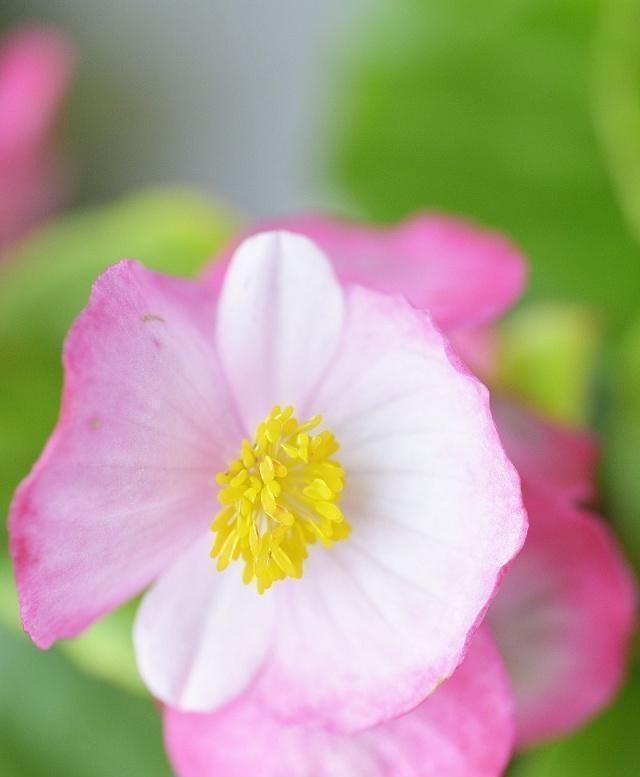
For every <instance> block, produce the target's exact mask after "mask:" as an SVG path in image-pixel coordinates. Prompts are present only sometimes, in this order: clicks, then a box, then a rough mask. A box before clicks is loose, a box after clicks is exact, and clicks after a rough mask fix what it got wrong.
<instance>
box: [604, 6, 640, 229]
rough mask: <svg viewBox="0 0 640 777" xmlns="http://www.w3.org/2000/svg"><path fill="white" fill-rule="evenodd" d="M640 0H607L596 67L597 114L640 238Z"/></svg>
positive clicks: (620, 189)
mask: <svg viewBox="0 0 640 777" xmlns="http://www.w3.org/2000/svg"><path fill="white" fill-rule="evenodd" d="M639 29H640V0H607V2H606V3H604V5H603V9H602V24H601V26H600V33H599V36H598V48H597V53H598V57H597V68H596V71H595V72H596V85H597V89H596V99H597V103H596V104H597V107H598V110H597V111H596V114H595V115H596V117H597V119H598V124H599V127H600V130H601V136H602V138H603V141H604V146H605V148H606V151H607V153H608V155H609V159H610V162H611V171H612V174H613V177H614V181H615V183H616V184H617V186H618V191H619V193H620V199H621V202H622V205H623V207H624V210H625V212H626V214H627V217H628V220H629V223H630V224H631V225H632V227H633V228H634V229H635V233H636V235H637V236H638V237H640V45H638V30H639Z"/></svg>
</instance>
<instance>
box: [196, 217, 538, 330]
mask: <svg viewBox="0 0 640 777" xmlns="http://www.w3.org/2000/svg"><path fill="white" fill-rule="evenodd" d="M264 229H286V230H289V231H291V232H296V233H299V234H302V235H305V236H307V237H309V238H310V239H312V240H313V241H314V242H315V243H316V244H317V245H318V246H319V247H320V248H321V249H322V250H323V251H325V252H326V253H327V255H328V256H329V257H330V259H331V261H332V263H333V265H334V268H335V271H336V273H337V274H338V277H339V278H340V279H341V280H342V281H344V282H347V283H358V284H362V285H363V286H368V287H369V288H373V289H377V290H379V291H384V292H391V293H394V294H396V293H397V294H403V295H404V296H405V297H407V299H408V300H409V301H410V302H411V303H412V304H413V305H415V306H416V307H418V308H423V309H425V310H428V311H429V313H430V314H431V315H432V317H433V318H434V320H435V321H436V322H437V324H438V325H439V326H441V327H443V328H444V329H446V330H452V329H457V328H460V327H470V326H477V325H479V324H483V323H485V322H487V321H490V320H492V319H495V318H497V317H498V316H499V315H500V314H501V313H503V312H504V311H505V310H506V309H507V308H509V307H510V306H511V305H512V304H513V303H514V302H515V300H516V299H517V298H518V297H519V296H520V293H521V292H522V289H523V286H524V283H525V280H526V265H525V262H524V260H523V258H522V255H521V254H520V253H519V251H518V250H517V249H516V248H515V247H514V246H512V245H511V244H510V243H509V242H508V241H507V240H506V239H505V238H504V237H502V236H501V235H498V234H495V233H492V232H488V231H486V230H483V229H480V228H479V227H476V226H473V225H471V224H468V223H466V222H464V221H461V220H457V219H453V218H449V217H446V216H441V215H434V214H429V215H421V216H417V217H414V218H412V219H409V220H407V221H405V222H403V223H401V224H399V225H397V226H395V227H391V228H386V229H385V228H376V227H365V226H363V225H358V224H349V223H347V222H342V221H339V220H331V219H328V218H323V217H321V216H298V217H291V218H288V219H279V220H277V221H271V222H269V223H267V224H260V225H258V226H256V227H254V228H252V229H251V230H250V231H249V232H248V234H254V233H256V232H260V231H263V230H264ZM245 237H246V235H245ZM240 239H241V238H240ZM240 239H239V240H238V242H240ZM235 245H237V243H234V246H235ZM234 246H232V247H231V248H230V250H229V251H228V252H227V253H226V254H225V256H223V257H222V258H221V259H220V260H219V261H218V262H217V263H215V264H214V265H213V266H212V268H211V270H210V278H211V281H212V283H213V285H214V286H215V287H217V288H219V287H220V285H221V283H222V278H223V276H224V273H225V269H226V265H227V262H228V257H229V256H230V255H231V253H232V251H233V247H234Z"/></svg>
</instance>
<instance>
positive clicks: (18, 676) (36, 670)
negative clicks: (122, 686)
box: [0, 627, 171, 777]
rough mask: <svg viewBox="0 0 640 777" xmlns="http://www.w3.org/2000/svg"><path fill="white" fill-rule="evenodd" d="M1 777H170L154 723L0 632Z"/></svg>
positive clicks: (110, 691) (120, 695) (122, 697)
mask: <svg viewBox="0 0 640 777" xmlns="http://www.w3.org/2000/svg"><path fill="white" fill-rule="evenodd" d="M0 773H1V774H2V775H3V777H42V776H43V775H47V777H115V775H117V777H142V775H145V776H146V775H149V777H169V776H170V774H171V771H170V769H169V767H168V765H167V763H166V759H165V756H164V753H163V746H162V740H161V732H160V716H159V714H158V712H157V711H156V710H155V709H154V706H153V703H152V702H151V700H150V699H140V698H136V697H135V696H131V695H129V694H127V693H125V692H123V691H120V690H117V689H115V688H111V687H109V686H107V685H105V684H104V683H102V682H100V681H98V680H94V679H91V678H89V677H87V676H85V675H82V674H80V673H78V672H77V671H75V670H74V669H73V668H72V667H71V666H70V665H69V664H68V662H67V661H66V660H64V659H63V657H62V656H60V655H59V654H58V653H57V652H55V651H51V652H49V653H41V652H40V651H38V650H37V649H36V648H34V647H33V646H32V645H31V644H30V643H28V642H27V641H26V640H24V639H22V640H21V639H18V638H16V637H14V636H13V635H11V634H10V633H8V632H7V631H6V630H5V629H3V628H2V627H0Z"/></svg>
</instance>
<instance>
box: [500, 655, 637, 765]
mask: <svg viewBox="0 0 640 777" xmlns="http://www.w3.org/2000/svg"><path fill="white" fill-rule="evenodd" d="M639 709H640V666H639V665H638V663H637V662H636V665H635V666H634V668H633V671H632V674H631V679H630V681H629V682H628V683H627V685H626V686H625V688H624V689H623V691H622V693H621V695H620V698H619V699H618V700H617V701H616V703H615V704H614V705H613V706H612V707H611V708H610V709H609V710H607V711H606V712H605V713H604V714H603V715H601V716H600V717H598V718H597V719H596V720H595V721H593V722H592V723H591V724H589V725H588V726H586V727H585V728H584V729H582V730H580V731H578V732H577V733H576V734H573V735H572V736H570V737H568V738H566V739H563V740H561V741H559V742H556V743H553V744H550V745H545V746H544V747H541V748H538V749H537V750H535V751H532V752H531V753H529V754H528V755H526V756H524V757H523V758H522V759H521V760H520V761H519V762H518V763H517V764H516V766H515V767H514V769H513V770H512V772H509V774H510V775H511V776H512V777H637V774H638V764H640V740H639V739H638V710H639Z"/></svg>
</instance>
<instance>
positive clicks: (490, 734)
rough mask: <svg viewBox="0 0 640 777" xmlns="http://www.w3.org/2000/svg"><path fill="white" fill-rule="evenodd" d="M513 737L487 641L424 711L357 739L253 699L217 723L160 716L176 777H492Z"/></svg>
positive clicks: (480, 637) (504, 686) (479, 640)
mask: <svg viewBox="0 0 640 777" xmlns="http://www.w3.org/2000/svg"><path fill="white" fill-rule="evenodd" d="M327 672H330V668H329V667H327ZM512 737H513V722H512V704H511V694H510V690H509V687H508V682H507V680H506V677H505V674H504V670H503V667H502V664H501V661H500V659H499V658H498V656H497V653H496V652H495V648H494V647H493V645H492V643H491V641H490V640H489V639H488V638H487V634H486V633H484V632H478V634H477V636H476V637H475V638H474V640H473V642H472V643H471V646H470V648H469V652H468V654H467V657H466V658H465V661H464V663H463V664H462V665H461V666H460V667H459V668H458V669H457V671H456V673H455V674H454V675H453V677H451V679H450V680H448V681H447V682H445V683H444V684H443V685H442V686H441V687H440V688H439V689H438V690H437V691H436V692H435V693H434V694H433V695H432V696H430V697H429V698H428V699H427V700H426V701H425V702H424V703H422V704H421V705H420V706H419V707H417V708H416V709H415V710H413V711H412V712H411V713H409V714H408V715H405V716H404V717H401V718H398V719H396V720H393V721H390V722H389V723H385V724H383V725H381V726H379V727H377V728H375V729H373V730H370V731H367V732H365V733H362V734H357V735H352V736H344V735H335V734H330V733H328V732H325V731H322V730H317V729H309V728H305V727H303V726H291V727H288V726H286V725H282V724H279V723H278V722H277V721H275V720H272V719H270V718H269V717H268V716H266V715H265V714H264V712H263V710H262V709H261V708H260V706H258V705H256V704H255V703H254V700H252V698H251V694H250V693H249V694H247V696H246V697H244V698H241V699H239V700H238V701H237V702H236V703H234V704H232V705H230V706H228V707H227V708H225V709H223V710H222V711H220V712H218V713H216V714H213V715H193V714H184V713H180V712H177V711H175V710H171V709H166V710H165V739H166V742H167V748H168V751H169V755H170V757H171V760H172V762H173V765H174V767H175V769H176V771H177V773H178V775H179V777H220V776H221V775H224V777H246V775H252V776H254V777H293V775H295V777H498V775H501V774H502V773H503V770H504V768H505V767H506V764H507V761H508V759H509V755H510V750H511V744H512Z"/></svg>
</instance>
